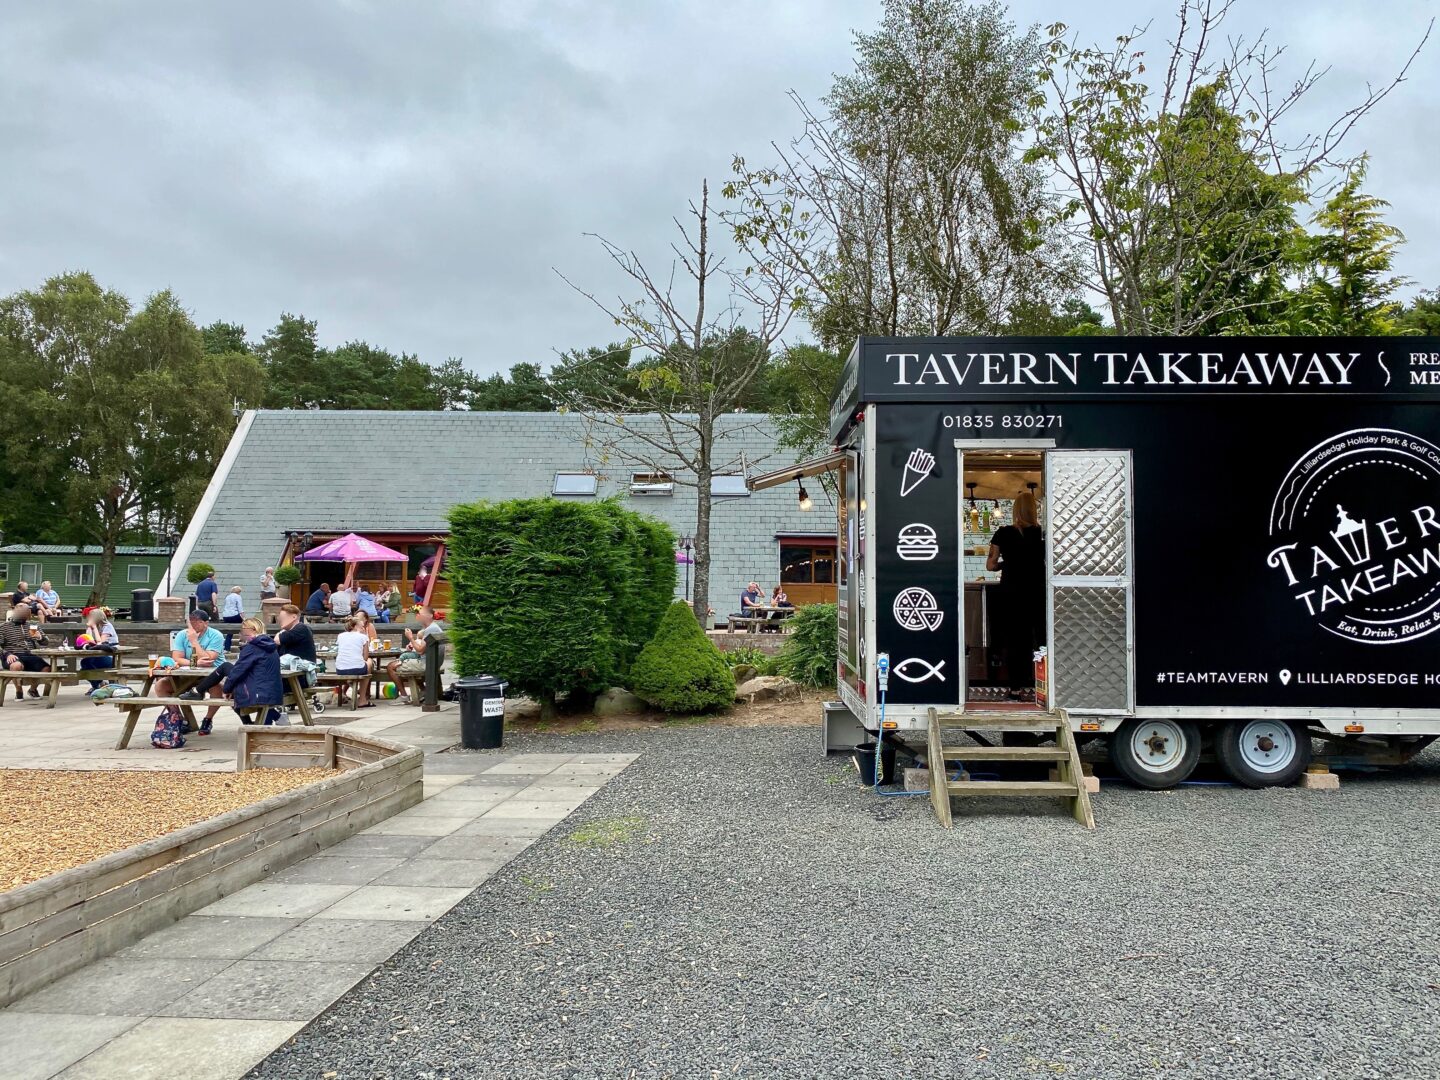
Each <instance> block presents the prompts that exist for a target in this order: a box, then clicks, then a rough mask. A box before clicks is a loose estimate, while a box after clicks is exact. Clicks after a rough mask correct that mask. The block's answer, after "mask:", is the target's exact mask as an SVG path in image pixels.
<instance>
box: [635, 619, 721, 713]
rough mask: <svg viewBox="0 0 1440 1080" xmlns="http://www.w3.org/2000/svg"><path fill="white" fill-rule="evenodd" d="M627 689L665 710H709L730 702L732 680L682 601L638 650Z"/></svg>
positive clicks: (718, 652) (693, 711)
mask: <svg viewBox="0 0 1440 1080" xmlns="http://www.w3.org/2000/svg"><path fill="white" fill-rule="evenodd" d="M630 689H631V690H633V691H634V692H635V693H636V694H638V695H639V696H640V697H642V698H644V699H645V700H646V701H648V702H649V703H650V704H651V705H655V706H657V707H659V708H661V709H664V710H665V711H666V712H685V713H697V712H713V711H715V710H717V709H727V708H729V707H730V706H731V705H733V704H734V703H735V677H734V676H733V675H731V674H730V668H729V667H728V666H727V665H726V663H725V658H724V657H723V656H721V655H720V650H719V649H717V648H715V646H714V644H712V643H711V641H710V639H709V638H708V637H706V636H705V631H704V630H703V629H701V627H700V624H699V623H698V622H696V621H695V612H694V611H692V610H691V608H690V605H689V604H687V603H685V602H684V601H682V600H677V601H675V602H674V603H673V604H671V605H670V610H669V611H667V612H666V613H665V617H664V618H663V619H662V620H660V629H658V630H657V631H655V637H654V638H653V639H651V641H650V644H648V645H646V646H645V648H644V649H642V650H641V652H640V656H639V658H638V659H636V661H635V666H634V668H632V669H631V671H630Z"/></svg>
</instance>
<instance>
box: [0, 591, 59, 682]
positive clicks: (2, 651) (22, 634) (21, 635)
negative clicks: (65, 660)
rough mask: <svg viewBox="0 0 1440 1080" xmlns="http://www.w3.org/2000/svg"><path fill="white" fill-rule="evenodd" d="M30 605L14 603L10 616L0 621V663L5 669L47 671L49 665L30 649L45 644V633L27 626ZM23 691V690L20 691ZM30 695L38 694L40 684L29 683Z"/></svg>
mask: <svg viewBox="0 0 1440 1080" xmlns="http://www.w3.org/2000/svg"><path fill="white" fill-rule="evenodd" d="M30 615H31V611H30V607H29V606H28V605H26V604H16V605H15V606H14V607H13V608H11V609H10V617H9V618H8V619H6V620H5V621H4V622H3V623H0V663H3V664H4V665H5V670H6V671H49V670H50V665H49V664H47V663H46V662H45V661H44V660H42V659H41V658H40V657H38V656H36V655H35V654H34V653H33V652H31V651H30V650H31V649H32V648H33V647H34V646H36V645H44V644H45V634H44V633H43V632H42V631H41V630H40V629H38V628H36V629H34V630H31V629H29V628H28V627H27V624H28V623H29V621H30ZM21 692H22V693H23V692H24V691H23V690H22V691H21ZM30 696H31V697H33V698H38V697H39V696H40V684H39V683H38V682H32V683H31V684H30Z"/></svg>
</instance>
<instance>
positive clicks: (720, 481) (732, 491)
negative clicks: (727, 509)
mask: <svg viewBox="0 0 1440 1080" xmlns="http://www.w3.org/2000/svg"><path fill="white" fill-rule="evenodd" d="M710 494H711V495H713V496H715V498H717V499H739V498H744V497H746V496H748V495H749V494H750V489H749V488H748V487H746V486H745V477H743V476H740V475H739V474H738V473H722V474H720V475H718V476H712V477H710Z"/></svg>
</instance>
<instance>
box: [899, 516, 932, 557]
mask: <svg viewBox="0 0 1440 1080" xmlns="http://www.w3.org/2000/svg"><path fill="white" fill-rule="evenodd" d="M895 554H897V555H899V556H900V558H902V559H904V560H905V561H906V562H929V561H930V560H931V559H933V558H935V556H936V555H938V554H940V545H939V544H938V543H937V542H936V540H935V530H934V529H932V528H931V527H930V526H929V525H922V524H921V523H920V522H918V521H917V522H915V523H914V524H913V525H906V526H905V527H904V528H903V529H901V530H900V538H899V540H897V541H896V543H895Z"/></svg>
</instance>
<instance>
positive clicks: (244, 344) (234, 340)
mask: <svg viewBox="0 0 1440 1080" xmlns="http://www.w3.org/2000/svg"><path fill="white" fill-rule="evenodd" d="M200 337H201V338H202V339H203V340H204V343H205V352H206V354H207V355H209V356H224V355H225V354H226V353H251V352H254V350H253V349H252V348H251V347H250V343H249V342H248V341H246V340H245V327H243V326H241V325H240V324H239V323H227V322H223V321H221V320H218V319H217V320H216V321H215V322H212V323H211V324H210V325H209V326H206V327H202V328H201V330H200Z"/></svg>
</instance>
